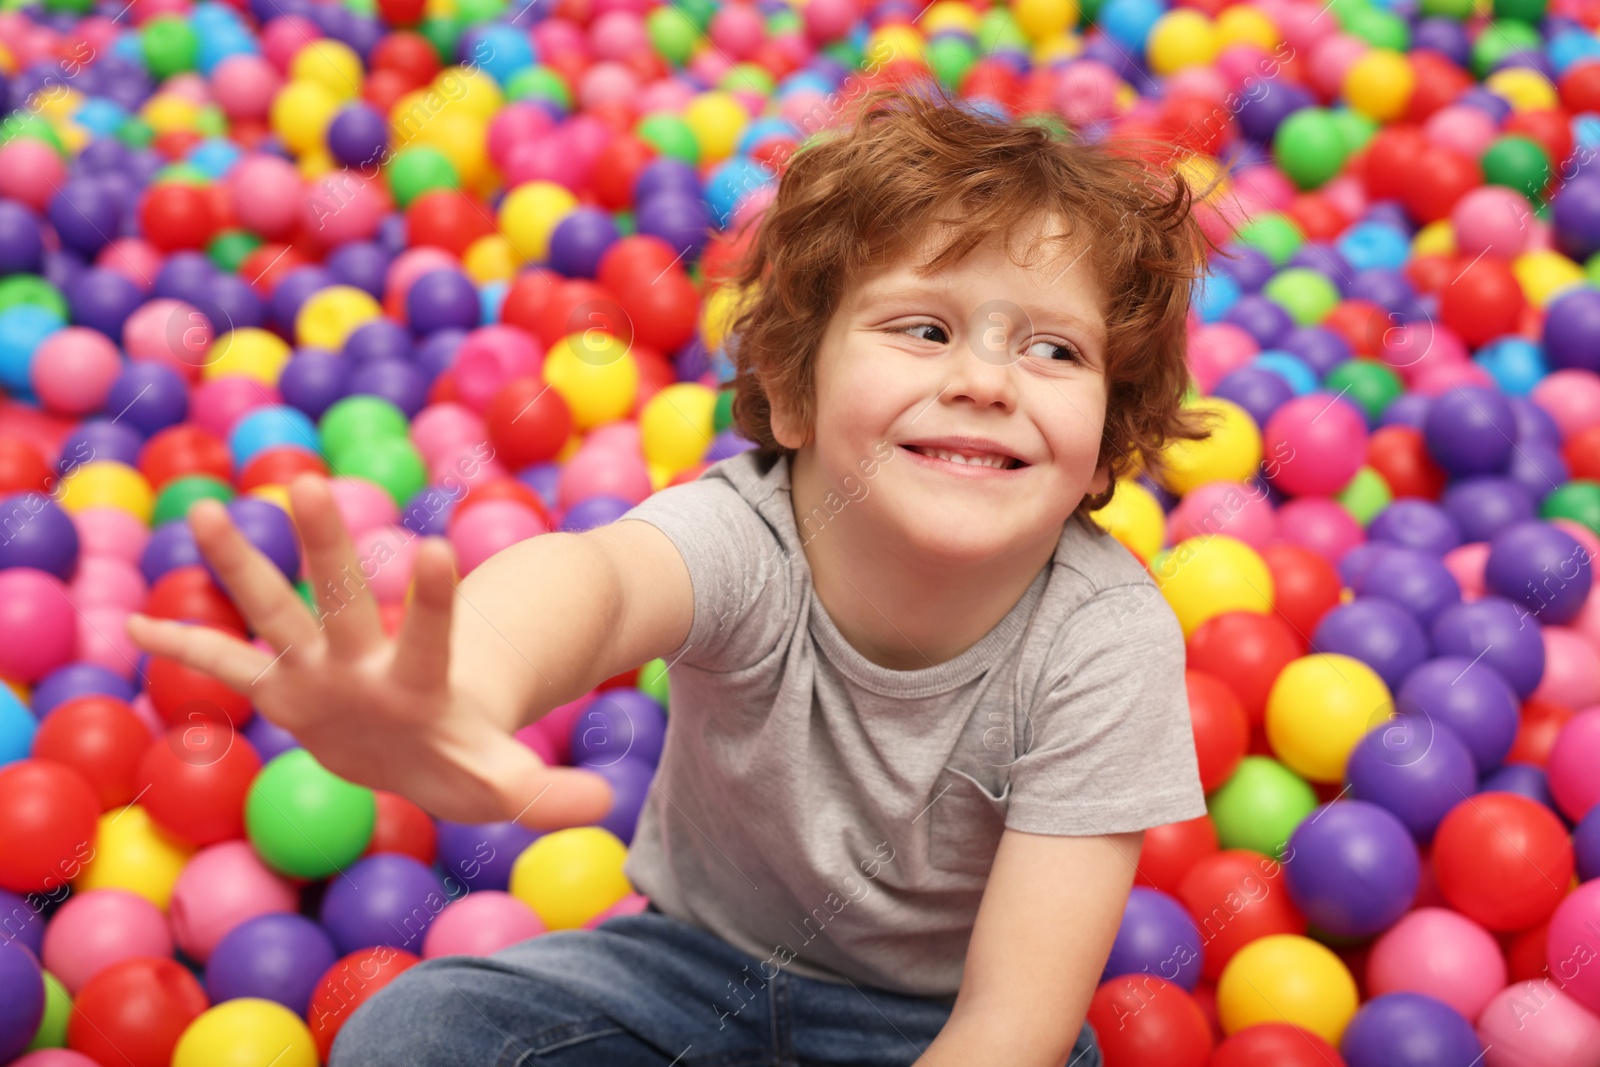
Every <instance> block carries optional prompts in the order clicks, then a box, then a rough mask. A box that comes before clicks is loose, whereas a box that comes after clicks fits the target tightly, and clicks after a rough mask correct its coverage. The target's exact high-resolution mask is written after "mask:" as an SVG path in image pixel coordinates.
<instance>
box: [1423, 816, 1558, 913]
mask: <svg viewBox="0 0 1600 1067" xmlns="http://www.w3.org/2000/svg"><path fill="white" fill-rule="evenodd" d="M1432 860H1433V868H1434V874H1435V877H1436V878H1437V879H1438V883H1439V890H1440V892H1442V893H1443V894H1444V898H1445V900H1447V901H1448V902H1449V904H1450V906H1451V907H1452V908H1454V909H1455V910H1457V911H1459V912H1461V913H1462V914H1463V915H1465V916H1467V917H1468V918H1470V919H1472V920H1473V921H1475V922H1477V923H1480V924H1482V925H1483V926H1485V927H1487V928H1489V929H1490V930H1521V929H1524V928H1526V927H1529V926H1532V925H1533V924H1535V923H1538V922H1541V921H1543V920H1544V919H1545V918H1547V917H1548V916H1549V915H1550V913H1551V912H1552V911H1554V910H1555V907H1556V905H1557V904H1558V903H1559V902H1560V901H1561V898H1562V897H1563V895H1565V893H1566V891H1567V882H1568V880H1569V879H1570V878H1571V877H1572V871H1573V853H1572V843H1571V841H1570V840H1569V839H1568V837H1567V833H1566V829H1565V827H1563V826H1562V824H1561V820H1560V819H1558V818H1557V817H1556V815H1555V814H1554V813H1553V812H1552V811H1550V809H1548V808H1546V807H1544V806H1543V805H1541V804H1538V803H1536V802H1534V801H1532V800H1529V799H1527V798H1526V797H1521V796H1516V795H1514V794H1512V793H1494V792H1490V793H1479V794H1477V795H1476V796H1473V797H1470V798H1467V799H1464V800H1462V801H1461V803H1459V804H1457V805H1456V806H1455V807H1454V808H1452V809H1451V811H1450V813H1449V814H1448V815H1446V816H1445V817H1444V820H1443V821H1442V822H1440V823H1439V829H1438V831H1437V832H1436V833H1435V835H1434V843H1433V854H1432Z"/></svg>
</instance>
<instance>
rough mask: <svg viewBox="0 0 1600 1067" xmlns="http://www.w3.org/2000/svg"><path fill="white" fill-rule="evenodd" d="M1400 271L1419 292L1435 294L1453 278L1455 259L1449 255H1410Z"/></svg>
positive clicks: (1454, 274)
mask: <svg viewBox="0 0 1600 1067" xmlns="http://www.w3.org/2000/svg"><path fill="white" fill-rule="evenodd" d="M1400 273H1402V274H1404V275H1405V276H1406V280H1407V281H1408V282H1410V283H1411V284H1412V285H1414V286H1416V288H1417V291H1418V292H1419V293H1433V294H1437V293H1440V292H1442V291H1443V290H1444V287H1445V286H1447V285H1449V284H1450V282H1451V281H1452V280H1453V279H1454V278H1455V276H1456V268H1455V260H1454V259H1452V258H1451V257H1450V256H1438V255H1434V256H1412V257H1411V258H1410V259H1409V260H1407V261H1406V265H1405V266H1404V267H1402V268H1400Z"/></svg>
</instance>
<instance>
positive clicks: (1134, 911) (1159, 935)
mask: <svg viewBox="0 0 1600 1067" xmlns="http://www.w3.org/2000/svg"><path fill="white" fill-rule="evenodd" d="M1204 951H1205V948H1204V943H1203V942H1202V941H1201V940H1200V931H1199V930H1198V929H1196V928H1195V925H1194V920H1193V919H1191V918H1190V917H1189V913H1188V912H1187V911H1185V910H1184V908H1183V905H1181V904H1179V903H1178V902H1177V901H1176V900H1174V899H1173V898H1172V897H1170V896H1168V895H1167V894H1166V893H1163V892H1162V891H1161V890H1159V889H1151V888H1149V887H1148V886H1142V885H1136V886H1134V887H1133V890H1132V891H1131V892H1130V893H1129V894H1128V903H1127V905H1126V906H1125V907H1124V908H1123V910H1122V922H1121V923H1120V924H1119V925H1118V927H1117V936H1116V940H1114V941H1112V943H1111V955H1110V956H1109V957H1107V959H1106V966H1105V970H1103V971H1102V972H1101V973H1100V981H1102V982H1104V981H1105V980H1106V979H1107V978H1116V977H1117V976H1119V975H1124V974H1153V975H1155V976H1156V977H1157V978H1163V979H1165V980H1166V981H1169V982H1172V983H1174V984H1176V985H1180V986H1182V987H1183V988H1184V989H1186V990H1189V991H1190V992H1193V991H1194V987H1195V986H1196V985H1198V984H1199V981H1200V968H1201V965H1202V962H1203V958H1204Z"/></svg>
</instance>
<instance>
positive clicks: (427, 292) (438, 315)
mask: <svg viewBox="0 0 1600 1067" xmlns="http://www.w3.org/2000/svg"><path fill="white" fill-rule="evenodd" d="M482 312H483V305H482V303H481V301H480V299H479V297H478V290H477V287H476V286H474V285H473V284H472V279H470V278H468V277H467V276H466V275H465V274H462V273H461V272H460V271H458V270H450V269H445V270H432V271H429V272H428V273H426V274H424V275H423V276H422V277H420V278H418V279H417V280H416V281H415V282H413V283H412V285H411V288H410V289H409V290H408V291H407V292H406V321H407V322H409V323H410V324H411V328H412V329H414V330H416V331H417V332H418V333H425V334H426V333H432V332H434V331H435V330H448V329H456V330H470V329H473V328H474V327H476V326H477V325H478V320H479V317H480V316H481V315H482Z"/></svg>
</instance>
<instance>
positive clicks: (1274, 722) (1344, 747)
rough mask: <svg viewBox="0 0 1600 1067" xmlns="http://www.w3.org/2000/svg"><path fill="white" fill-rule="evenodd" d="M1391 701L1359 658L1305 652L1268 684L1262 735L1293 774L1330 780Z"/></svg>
mask: <svg viewBox="0 0 1600 1067" xmlns="http://www.w3.org/2000/svg"><path fill="white" fill-rule="evenodd" d="M1393 706H1394V705H1393V700H1392V698H1391V696H1390V693H1389V689H1388V687H1387V686H1386V685H1385V684H1384V682H1383V679H1382V678H1381V677H1380V676H1379V675H1378V674H1377V673H1376V672H1375V671H1373V670H1372V668H1370V667H1368V666H1367V665H1366V664H1365V663H1362V662H1361V661H1360V660H1356V659H1352V658H1351V657H1349V656H1343V655H1339V654H1336V653H1321V654H1316V655H1310V656H1305V657H1303V658H1301V659H1299V660H1296V661H1295V662H1293V663H1291V664H1289V665H1288V666H1287V667H1286V668H1284V670H1283V673H1282V674H1280V675H1279V676H1278V680H1277V681H1276V682H1275V683H1273V687H1272V693H1271V695H1270V697H1269V698H1268V701H1267V714H1266V728H1267V738H1268V740H1269V741H1270V742H1271V744H1272V748H1273V751H1274V752H1275V753H1276V754H1277V755H1278V757H1279V758H1280V759H1282V760H1283V761H1284V763H1285V764H1287V765H1288V766H1289V767H1291V768H1292V769H1294V770H1295V771H1297V772H1298V773H1300V774H1302V775H1304V776H1305V777H1307V778H1309V779H1310V780H1312V781H1317V782H1336V781H1339V780H1340V779H1341V778H1343V776H1344V769H1345V764H1346V762H1347V761H1348V759H1349V757H1350V752H1351V750H1352V749H1354V748H1355V746H1356V743H1357V742H1359V741H1360V740H1361V738H1362V736H1363V735H1365V734H1366V733H1367V731H1368V730H1370V729H1371V728H1372V727H1373V726H1374V725H1375V724H1377V723H1380V722H1382V721H1384V720H1385V719H1387V718H1388V717H1389V715H1390V713H1391V710H1392V709H1393Z"/></svg>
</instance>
